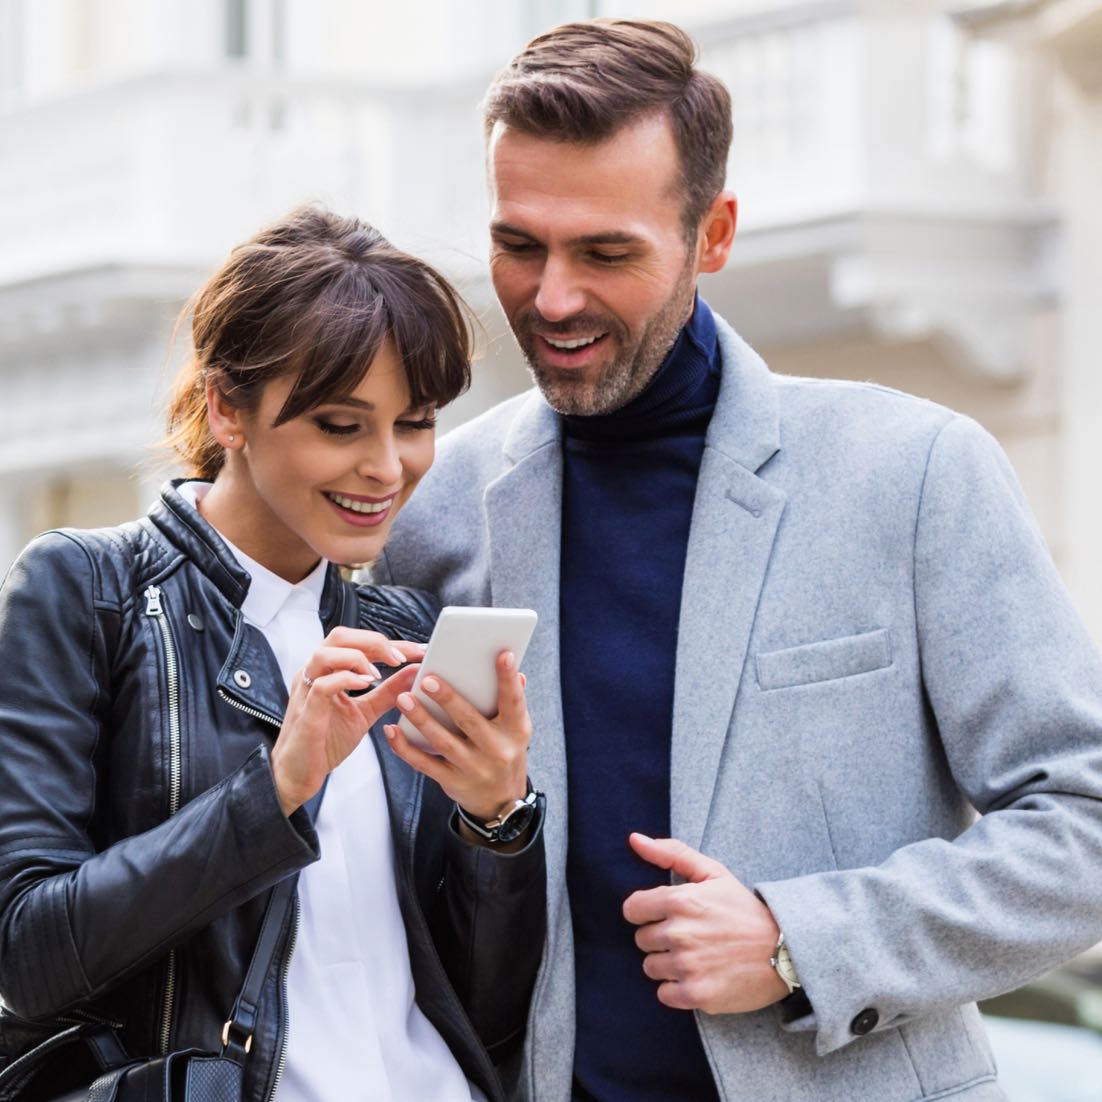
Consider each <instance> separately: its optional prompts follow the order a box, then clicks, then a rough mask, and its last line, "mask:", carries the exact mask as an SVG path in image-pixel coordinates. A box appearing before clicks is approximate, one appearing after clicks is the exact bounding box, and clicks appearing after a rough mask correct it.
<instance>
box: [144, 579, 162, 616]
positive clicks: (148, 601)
mask: <svg viewBox="0 0 1102 1102" xmlns="http://www.w3.org/2000/svg"><path fill="white" fill-rule="evenodd" d="M163 613H164V609H163V608H161V591H160V589H159V588H158V587H157V586H155V585H151V586H150V587H149V588H148V589H147V590H146V591H145V614H146V616H160V615H162V614H163Z"/></svg>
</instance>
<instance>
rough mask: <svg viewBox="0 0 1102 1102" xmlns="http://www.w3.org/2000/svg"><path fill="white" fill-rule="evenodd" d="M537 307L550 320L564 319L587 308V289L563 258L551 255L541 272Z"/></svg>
mask: <svg viewBox="0 0 1102 1102" xmlns="http://www.w3.org/2000/svg"><path fill="white" fill-rule="evenodd" d="M535 306H536V309H537V310H538V311H539V313H540V316H541V317H544V318H546V319H547V320H548V321H564V320H565V319H566V318H569V317H572V316H573V315H574V314H580V313H582V311H583V310H584V309H585V291H584V289H583V288H582V285H581V282H580V281H579V280H578V279H577V278H576V275H575V273H574V271H573V268H572V266H571V265H570V264H568V263H566V262H565V261H563V260H559V259H556V258H554V257H549V258H548V260H547V263H546V264H545V265H544V266H543V272H542V273H541V274H540V285H539V290H538V291H537V292H536V302H535Z"/></svg>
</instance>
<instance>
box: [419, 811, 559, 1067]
mask: <svg viewBox="0 0 1102 1102" xmlns="http://www.w3.org/2000/svg"><path fill="white" fill-rule="evenodd" d="M543 818H544V806H543V800H542V797H541V799H540V807H539V814H538V816H537V818H536V820H535V823H534V826H533V828H532V836H531V839H530V840H529V842H528V844H527V845H526V846H525V847H524V848H523V849H522V850H518V851H517V852H515V853H498V852H496V851H495V850H492V849H488V848H486V847H483V846H477V845H473V844H471V843H470V842H467V841H465V840H464V839H463V838H462V837H461V836H460V835H459V833H458V831H457V830H456V828H455V822H454V817H452V819H451V821H450V822H449V826H448V833H447V838H446V840H445V854H446V859H447V869H446V872H445V879H444V890H443V892H441V897H440V900H439V902H438V905H437V907H436V908H435V910H434V913H433V916H432V928H433V937H434V940H435V941H436V944H437V946H438V948H439V951H440V956H441V958H442V960H443V962H444V967H445V969H446V970H447V972H448V977H449V978H450V979H451V981H452V985H453V986H454V987H455V989H456V991H457V992H458V994H459V998H460V1000H461V1002H462V1003H463V1006H464V1008H465V1009H466V1011H467V1013H468V1015H469V1016H470V1018H471V1021H472V1023H473V1024H474V1027H475V1029H476V1030H477V1031H478V1035H479V1036H480V1037H481V1038H482V1042H483V1044H485V1045H486V1048H487V1049H488V1051H489V1053H490V1056H491V1057H492V1058H493V1060H494V1062H495V1063H498V1064H501V1063H503V1062H505V1061H507V1060H508V1059H509V1058H510V1057H511V1056H512V1055H513V1054H514V1052H515V1050H516V1049H518V1048H519V1047H520V1045H521V1043H522V1042H523V1040H524V1031H525V1026H526V1025H527V1021H528V1009H529V1005H530V1003H531V998H532V990H533V988H534V986H535V982H536V973H537V972H538V970H539V965H540V960H541V959H542V956H543V947H544V941H545V938H546V935H547V910H546V900H547V871H546V866H545V861H544V850H543Z"/></svg>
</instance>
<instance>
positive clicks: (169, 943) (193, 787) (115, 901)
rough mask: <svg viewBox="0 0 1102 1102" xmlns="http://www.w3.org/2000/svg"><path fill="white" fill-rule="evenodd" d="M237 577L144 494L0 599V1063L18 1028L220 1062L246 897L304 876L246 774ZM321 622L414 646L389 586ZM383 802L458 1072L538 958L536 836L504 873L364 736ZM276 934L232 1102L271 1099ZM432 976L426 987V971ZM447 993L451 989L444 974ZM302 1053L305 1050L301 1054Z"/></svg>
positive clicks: (246, 688)
mask: <svg viewBox="0 0 1102 1102" xmlns="http://www.w3.org/2000/svg"><path fill="white" fill-rule="evenodd" d="M248 583H249V579H248V575H247V574H246V573H245V572H244V571H243V570H242V569H241V567H240V566H239V564H238V563H237V560H236V559H235V558H234V556H233V554H232V553H231V552H230V550H229V549H228V548H227V547H226V546H225V545H224V544H223V543H222V541H221V540H220V539H219V538H218V536H217V534H216V533H215V532H214V530H213V529H212V528H211V527H210V526H209V525H207V524H206V522H205V521H203V519H202V518H201V517H200V516H199V515H198V513H197V512H196V511H195V510H194V509H193V508H192V507H191V506H190V505H189V504H188V503H187V502H185V501H184V499H183V498H181V497H180V495H179V494H178V493H177V492H176V491H175V489H174V488H173V487H172V486H169V487H166V488H165V490H164V492H163V493H162V498H161V500H160V501H159V502H158V503H157V504H156V505H155V506H154V507H153V509H152V510H151V511H150V514H149V516H148V517H146V518H143V519H142V520H139V521H135V522H133V523H130V524H125V525H122V526H120V527H117V528H109V529H102V530H97V531H75V530H68V531H62V532H52V533H47V534H46V535H45V536H42V537H40V538H39V539H37V540H35V541H34V542H33V543H32V544H31V545H30V546H29V547H28V548H27V550H26V551H25V552H24V553H23V555H22V556H21V557H20V559H19V560H18V562H17V563H16V564H15V565H14V566H13V567H12V569H11V572H10V574H9V576H8V578H7V581H6V582H5V584H4V589H3V591H2V593H0V997H2V999H3V1002H4V1004H5V1006H6V1009H5V1010H4V1014H3V1016H2V1017H0V1066H2V1064H3V1061H4V1058H5V1053H4V1047H5V1045H7V1046H8V1049H9V1053H8V1054H7V1056H8V1058H9V1059H10V1056H11V1053H10V1049H11V1048H13V1047H18V1046H19V1045H20V1044H23V1043H25V1037H26V1034H25V1033H24V1032H23V1029H24V1023H23V1022H22V1021H21V1019H35V1020H38V1021H43V1022H48V1023H50V1025H47V1026H46V1027H45V1028H47V1029H48V1028H52V1027H53V1026H52V1024H53V1023H55V1022H56V1021H57V1020H58V1019H59V1018H60V1019H65V1018H68V1019H70V1020H71V1019H72V1018H74V1017H76V1018H90V1019H95V1020H107V1021H111V1022H115V1023H118V1024H119V1025H120V1027H121V1029H120V1035H121V1037H122V1040H123V1042H124V1044H125V1045H126V1047H127V1049H128V1050H129V1052H130V1054H131V1055H132V1056H143V1055H153V1054H156V1053H159V1052H163V1051H166V1050H171V1049H179V1048H187V1047H193V1046H194V1047H196V1048H199V1049H205V1050H208V1051H216V1050H218V1049H219V1048H220V1034H221V1030H222V1024H223V1022H224V1021H225V1019H226V1018H227V1016H228V1012H229V1010H230V1008H231V1007H232V1005H233V1002H234V999H235V996H236V995H237V992H238V990H239V989H240V986H241V983H242V980H243V978H244V977H243V973H244V969H245V967H246V965H247V962H248V960H249V959H250V957H251V954H252V950H253V948H254V945H255V942H256V937H257V932H258V927H259V923H260V919H261V916H262V914H263V911H264V907H265V904H266V902H267V898H268V895H269V889H271V887H272V886H273V885H274V884H275V883H277V882H278V881H279V880H280V879H282V878H283V877H286V876H288V875H293V874H295V873H296V872H297V870H299V869H301V868H303V867H304V866H305V865H307V864H309V863H310V862H312V861H314V860H316V859H317V857H318V841H317V836H316V834H315V833H314V830H313V827H312V825H311V823H310V821H309V818H308V816H307V815H306V814H305V812H303V811H302V810H299V811H298V812H296V813H295V814H294V815H292V816H291V817H290V818H289V819H288V818H286V817H285V816H284V815H283V814H282V812H281V810H280V806H279V803H278V800H277V797H276V793H275V786H274V783H273V780H272V773H271V768H270V765H269V760H268V751H269V747H270V745H271V743H272V741H273V740H274V737H275V735H276V733H277V731H278V728H279V724H280V717H281V716H282V715H283V711H284V707H285V704H286V690H285V688H284V684H283V679H282V677H281V675H280V672H279V668H278V666H277V664H276V661H275V657H274V656H273V654H272V652H271V650H270V649H269V647H268V645H267V642H266V640H265V639H264V637H263V635H262V634H261V633H260V632H259V631H258V630H256V629H255V628H253V627H251V626H249V625H248V624H246V623H245V622H244V619H243V617H242V615H241V613H240V606H241V602H242V600H243V598H244V596H245V593H246V591H247V588H248ZM321 614H322V619H323V622H324V626H325V628H326V630H329V629H330V628H332V627H333V626H335V625H337V624H345V625H350V626H358V627H363V628H369V629H372V630H375V631H381V632H384V633H385V634H386V635H388V636H389V637H391V638H406V639H413V640H418V641H423V640H424V639H426V638H427V637H428V633H429V631H430V629H431V626H432V622H433V618H434V615H435V608H434V606H433V605H432V604H431V603H430V601H429V600H428V599H427V598H426V597H425V596H423V595H422V594H419V593H417V592H415V591H412V590H403V589H397V588H387V587H367V586H353V585H350V584H349V583H346V582H344V581H342V579H341V577H340V574H339V572H338V571H337V570H336V568H332V569H331V570H330V573H329V576H328V578H327V580H326V584H325V589H324V592H323V595H322V600H321ZM371 737H372V738H373V739H375V744H376V749H377V752H378V754H379V759H380V762H381V764H382V769H383V774H384V779H385V782H386V786H387V791H388V799H389V806H390V817H391V825H392V833H393V838H394V845H395V856H396V861H395V865H396V870H397V875H398V892H399V899H400V903H401V908H402V914H403V918H404V920H405V925H406V932H407V937H408V943H409V953H410V960H411V963H412V969H413V975H414V980H415V983H416V989H417V999H418V1003H419V1004H420V1006H421V1008H422V1009H423V1011H424V1012H425V1014H426V1016H427V1017H428V1018H429V1019H430V1021H432V1023H433V1024H434V1025H435V1026H436V1028H437V1029H438V1030H439V1031H440V1033H441V1034H442V1035H443V1037H444V1038H445V1040H446V1041H447V1042H448V1043H449V1045H450V1046H451V1048H452V1051H453V1052H454V1053H455V1055H456V1057H457V1058H458V1060H459V1062H460V1064H461V1065H462V1067H463V1068H464V1070H465V1071H466V1073H467V1075H468V1077H469V1078H470V1079H471V1080H473V1081H474V1082H476V1083H477V1084H479V1086H481V1087H482V1089H483V1090H484V1091H486V1093H487V1094H488V1095H489V1097H490V1098H492V1099H497V1098H500V1097H502V1094H503V1092H502V1088H501V1085H500V1082H499V1079H498V1076H497V1074H496V1072H495V1068H494V1065H493V1063H492V1061H491V1058H490V1056H489V1055H488V1054H487V1052H486V1050H485V1049H484V1048H483V1047H482V1046H481V1045H480V1044H479V1041H478V1037H477V1036H476V1031H477V1032H478V1033H479V1034H480V1035H481V1037H482V1039H483V1040H484V1041H485V1043H486V1044H487V1045H488V1046H489V1047H490V1050H491V1053H493V1054H494V1056H495V1058H504V1057H507V1056H508V1055H509V1054H510V1049H511V1048H512V1047H514V1046H515V1045H516V1044H517V1042H518V1040H519V1038H520V1037H521V1036H522V1035H523V1027H524V1021H525V1016H526V1011H527V1004H528V998H529V995H530V992H531V987H532V983H533V981H534V978H535V974H536V969H537V967H538V963H539V957H540V953H541V949H542V943H543V933H544V928H545V919H544V898H545V885H544V860H543V842H542V833H541V829H540V827H541V826H542V814H541V822H540V824H539V825H538V827H537V830H536V832H535V836H534V839H533V841H532V842H531V843H530V844H529V845H528V846H526V848H525V849H524V850H522V851H521V852H520V853H518V854H515V855H509V856H506V855H502V854H499V853H494V852H492V851H489V850H486V849H482V848H478V847H475V846H470V845H468V844H467V843H465V842H464V841H462V840H461V839H460V838H459V836H458V835H457V834H456V833H455V832H454V831H453V830H452V829H451V828H450V827H449V825H448V820H449V815H450V805H449V803H448V801H447V799H446V798H445V797H444V795H443V793H441V792H440V790H439V789H438V788H437V787H436V785H435V784H433V783H431V782H423V779H422V778H421V777H420V775H418V774H416V773H414V771H413V770H411V769H409V768H408V767H407V766H406V765H405V764H404V763H403V762H402V761H400V760H399V759H398V758H397V757H396V756H395V755H394V754H393V753H391V752H390V750H389V749H388V748H387V746H386V740H385V738H384V737H383V736H382V735H381V734H379V733H378V732H377V730H376V731H373V732H372V736H371ZM295 921H297V919H296V918H295V917H294V916H292V917H290V918H288V920H287V922H286V923H285V929H284V932H283V939H282V948H281V950H280V953H279V954H278V957H279V959H278V960H277V961H276V962H275V964H274V965H273V967H272V969H271V970H270V973H269V975H268V977H267V980H266V983H265V986H264V993H263V997H262V1002H261V1008H260V1020H259V1024H258V1028H257V1030H256V1033H255V1036H254V1041H253V1046H252V1050H251V1053H250V1055H249V1057H248V1061H247V1063H246V1070H245V1097H246V1098H247V1099H249V1100H251V1102H262V1100H266V1099H268V1098H269V1097H271V1095H272V1092H273V1090H274V1088H275V1085H276V1082H277V1078H278V1072H279V1066H280V1054H281V1051H282V1047H283V1040H284V1033H285V1021H286V1014H285V1004H284V993H283V978H284V974H285V970H286V965H287V962H288V960H289V959H290V950H291V946H292V938H293V929H292V927H293V925H294V923H295ZM445 972H446V973H447V975H446V974H445ZM449 976H450V978H451V982H449V978H448V977H449ZM318 1058H319V1059H325V1058H326V1054H325V1053H324V1052H322V1053H318Z"/></svg>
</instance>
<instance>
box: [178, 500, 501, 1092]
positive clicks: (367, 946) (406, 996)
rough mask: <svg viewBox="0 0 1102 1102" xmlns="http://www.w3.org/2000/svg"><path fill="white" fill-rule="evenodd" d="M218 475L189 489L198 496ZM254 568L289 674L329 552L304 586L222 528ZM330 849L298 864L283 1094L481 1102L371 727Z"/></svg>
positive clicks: (310, 638)
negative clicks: (401, 852) (414, 957)
mask: <svg viewBox="0 0 1102 1102" xmlns="http://www.w3.org/2000/svg"><path fill="white" fill-rule="evenodd" d="M208 489H209V483H205V482H188V483H184V484H183V485H182V486H181V487H180V492H181V493H183V494H184V496H185V498H187V499H188V500H190V501H191V502H192V503H193V504H197V503H198V501H199V500H201V498H202V495H203V494H205V493H206V491H207V490H208ZM222 538H223V540H224V541H225V543H226V546H227V547H229V548H230V550H231V551H232V552H233V553H234V555H235V557H236V558H237V560H238V562H240V564H241V565H242V567H244V569H245V570H246V571H248V573H249V577H250V578H251V579H252V581H251V584H250V586H249V592H248V595H247V596H246V598H245V600H244V602H243V604H242V606H241V612H242V614H243V615H244V617H245V619H246V620H247V621H248V622H249V623H250V624H252V625H254V626H255V627H256V628H257V629H259V630H260V631H261V632H263V634H264V637H265V638H266V639H267V640H268V643H269V645H270V646H271V648H272V651H273V652H274V654H275V656H276V660H277V661H278V663H279V668H280V671H281V672H282V674H283V680H284V682H286V684H287V686H288V690H289V689H290V684H291V679H292V678H293V677H294V676H295V675H296V674H297V673H298V671H299V670H300V669H301V668H302V667H303V666H304V665H305V664H306V661H307V659H308V658H309V657H310V654H311V652H312V651H313V650H314V648H315V647H317V645H318V644H319V643H320V642H321V641H322V639H323V637H324V636H323V632H322V626H321V619H320V614H319V604H320V600H321V592H322V588H323V586H324V584H325V575H326V569H327V563H326V562H325V561H324V560H322V561H321V562H319V563H318V565H317V567H316V569H315V570H314V571H313V572H312V573H311V574H309V575H308V576H307V577H306V578H304V579H303V580H302V581H301V582H299V583H298V584H297V585H292V584H291V583H290V582H287V581H285V580H284V579H283V578H280V577H279V576H278V575H276V574H273V573H272V572H271V571H270V570H268V569H267V568H266V567H264V566H262V565H261V564H260V563H258V562H256V561H254V560H253V559H250V558H249V556H248V555H246V554H245V553H244V552H243V551H240V550H239V549H238V548H236V547H234V546H233V544H232V543H230V542H229V540H226V539H225V537H224V536H223V537H222ZM316 829H317V834H318V840H319V842H320V846H321V858H320V860H318V861H316V862H314V864H312V865H308V866H307V867H306V868H305V869H303V870H302V872H301V873H300V874H299V882H298V898H299V920H298V934H297V937H296V941H295V948H294V953H293V954H292V956H291V964H290V970H289V972H288V974H287V1003H288V1008H289V1022H288V1032H287V1042H286V1064H285V1066H284V1070H283V1078H282V1079H281V1081H280V1085H279V1090H278V1102H356V1100H363V1102H471V1100H472V1099H474V1100H476V1102H481V1100H482V1099H483V1098H484V1096H483V1094H482V1092H481V1091H480V1090H479V1089H478V1088H477V1087H476V1086H474V1084H471V1083H468V1081H467V1078H466V1076H465V1075H464V1074H463V1071H462V1069H461V1068H460V1066H459V1064H458V1063H457V1062H456V1060H455V1057H454V1056H453V1055H452V1053H451V1050H450V1049H449V1048H448V1046H447V1044H446V1043H445V1042H444V1039H443V1038H442V1037H441V1036H440V1034H439V1033H438V1032H437V1031H436V1028H435V1027H434V1026H433V1025H432V1023H431V1022H429V1020H428V1019H427V1018H426V1017H425V1016H424V1014H422V1013H421V1010H420V1009H419V1008H418V1006H417V1004H416V1002H415V1001H414V997H413V976H412V974H411V972H410V964H409V948H408V945H407V944H406V932H405V926H404V925H403V924H402V915H401V911H400V909H399V906H398V893H397V888H396V884H395V875H394V847H393V841H392V838H391V833H390V819H389V817H388V814H387V804H386V793H385V790H384V788H383V777H382V771H381V769H380V766H379V761H378V758H377V757H376V755H375V748H374V746H373V744H372V742H371V739H370V738H365V739H364V740H363V741H362V742H361V743H360V745H359V746H358V747H357V748H356V749H355V750H354V751H353V752H352V754H351V755H349V757H348V758H347V759H346V760H345V761H344V762H343V763H342V764H341V765H340V766H338V768H337V769H335V770H334V771H333V773H332V774H331V776H330V778H329V784H328V786H327V788H326V790H325V798H324V799H323V800H322V804H321V810H320V812H319V814H318V819H317V823H316Z"/></svg>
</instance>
